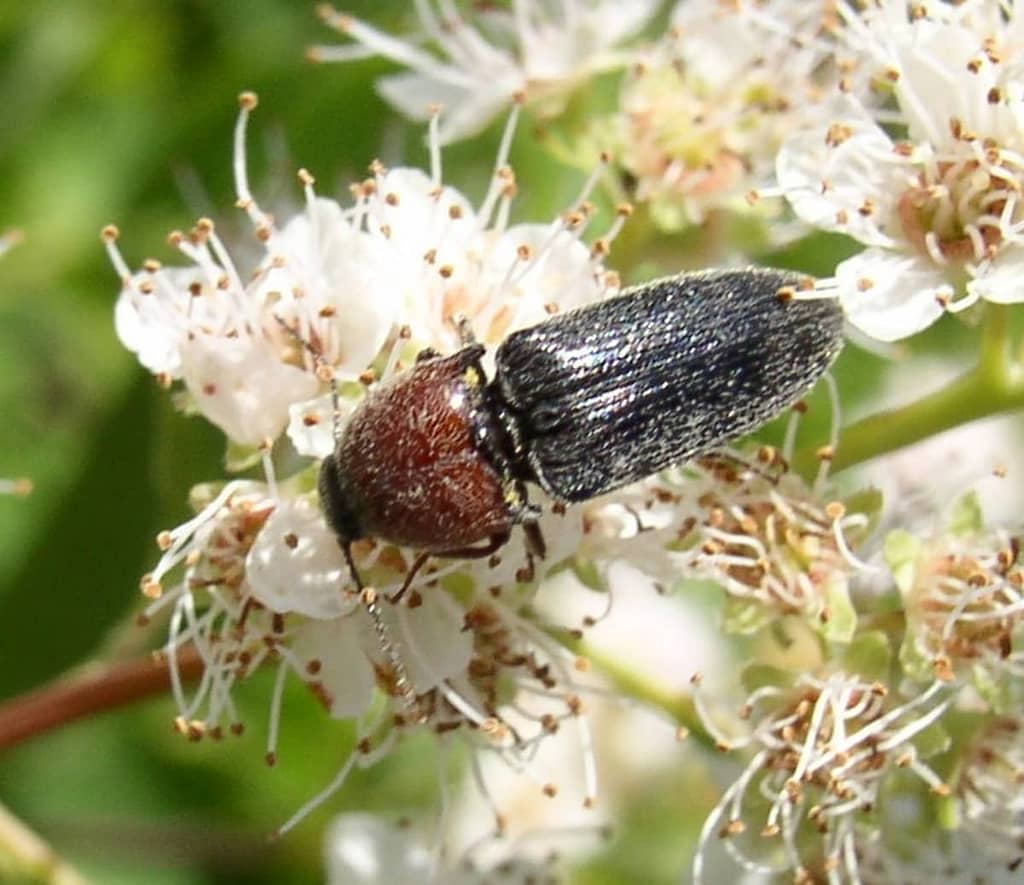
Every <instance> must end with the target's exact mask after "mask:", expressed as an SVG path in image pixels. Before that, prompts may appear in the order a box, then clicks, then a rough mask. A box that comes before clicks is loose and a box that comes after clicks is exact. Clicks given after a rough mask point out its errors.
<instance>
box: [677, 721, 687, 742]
mask: <svg viewBox="0 0 1024 885" xmlns="http://www.w3.org/2000/svg"><path fill="white" fill-rule="evenodd" d="M689 736H690V729H688V728H687V727H686V726H685V725H680V726H679V727H678V728H677V729H676V740H677V741H685V740H686V739H687V738H688V737H689Z"/></svg>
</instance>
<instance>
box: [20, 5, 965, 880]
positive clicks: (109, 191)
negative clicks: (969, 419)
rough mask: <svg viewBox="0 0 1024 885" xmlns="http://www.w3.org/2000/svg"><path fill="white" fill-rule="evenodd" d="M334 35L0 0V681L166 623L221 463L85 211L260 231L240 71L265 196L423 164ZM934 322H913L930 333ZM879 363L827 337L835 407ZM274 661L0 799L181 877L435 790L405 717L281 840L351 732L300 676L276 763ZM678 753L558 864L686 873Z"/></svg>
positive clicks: (290, 8) (143, 244)
mask: <svg viewBox="0 0 1024 885" xmlns="http://www.w3.org/2000/svg"><path fill="white" fill-rule="evenodd" d="M345 8H346V9H347V10H348V11H350V12H352V13H354V14H357V15H359V14H369V13H372V17H373V19H374V21H376V22H378V23H381V24H384V25H385V26H386V25H387V22H388V20H389V17H390V19H391V20H392V21H393V22H397V21H398V19H399V18H401V17H402V16H403V15H405V14H409V13H408V11H407V10H406V9H405V8H404V5H403V4H378V3H374V2H373V0H361V2H349V3H346V4H345ZM334 36H335V35H333V34H332V33H331V32H330V31H329V30H328V29H326V28H325V27H323V26H322V25H321V24H320V22H319V21H318V19H317V18H316V15H315V10H314V4H313V3H306V2H285V0H278V2H273V0H248V2H245V3H234V4H233V3H224V2H214V0H207V2H203V0H192V2H184V0H183V2H170V0H164V2H159V0H135V2H130V0H121V2H118V0H105V2H104V0H100V2H96V0H50V2H37V3H34V4H14V3H6V4H2V5H0V231H2V230H5V229H8V228H19V229H21V230H22V231H23V233H24V237H25V239H24V242H23V243H22V244H21V245H19V246H18V247H17V248H15V249H14V250H13V251H11V252H10V253H9V254H8V255H6V256H5V257H4V258H3V260H2V261H0V476H8V477H15V476H28V477H31V478H32V480H33V482H34V484H35V491H34V493H33V494H32V495H31V496H30V497H29V498H27V499H19V498H13V497H0V702H2V701H3V700H4V699H7V698H10V697H11V696H13V695H15V694H18V693H20V692H23V691H25V690H27V689H30V688H32V687H33V686H37V685H39V684H41V683H43V682H45V681H47V680H48V679H50V678H52V677H54V676H56V675H57V674H59V673H62V672H64V671H65V670H67V669H68V668H70V667H73V666H76V665H79V664H80V663H81V662H82V661H85V660H88V659H90V658H96V657H104V658H114V657H119V656H124V657H132V656H136V655H138V654H141V653H143V652H144V651H145V650H146V649H147V648H150V647H152V646H153V645H155V644H157V643H158V642H159V638H160V636H159V631H157V632H153V631H148V632H147V631H146V630H143V629H140V628H136V627H135V626H134V625H133V621H134V614H135V613H136V612H137V611H138V609H139V607H140V602H141V597H140V595H139V592H138V580H139V576H140V575H141V574H142V573H143V572H145V571H147V570H148V569H149V568H151V567H152V565H153V563H154V562H155V560H156V555H157V550H156V547H155V545H154V543H153V538H154V536H155V534H156V532H157V530H158V529H160V528H164V527H168V526H173V525H175V524H177V523H179V522H181V521H182V519H183V518H184V517H185V516H186V515H187V510H186V499H187V494H188V490H189V488H190V487H191V486H192V485H194V484H195V483H197V482H200V481H203V480H209V479H217V478H220V477H221V476H222V475H223V468H222V455H223V438H222V436H221V435H220V434H219V433H218V432H217V431H215V430H214V429H212V428H211V427H210V426H209V425H207V424H206V423H205V422H203V421H202V420H198V419H189V418H184V417H182V416H181V415H179V414H177V413H175V412H174V410H173V408H172V406H171V404H170V399H169V397H168V396H167V394H166V392H164V391H161V390H159V389H158V387H157V385H156V384H155V382H154V381H153V380H152V379H151V378H150V377H149V376H148V375H146V374H145V373H144V372H143V371H142V370H141V369H140V368H139V367H138V365H137V363H136V362H135V359H134V358H133V356H132V355H131V354H129V353H127V352H126V351H125V350H124V349H123V348H122V347H121V345H120V343H119V342H118V340H117V339H116V337H115V334H114V330H113V323H112V312H113V305H114V301H115V298H116V295H117V291H118V288H119V286H118V280H117V279H116V276H115V274H114V272H113V270H112V269H111V267H110V266H109V264H108V262H107V259H106V255H105V253H104V251H103V248H102V245H101V243H100V238H99V231H100V228H101V227H102V226H103V225H104V224H107V223H110V222H112V223H115V224H117V225H118V226H119V227H120V228H121V231H122V238H121V241H120V242H121V248H122V250H123V251H124V254H125V257H126V259H127V260H128V262H129V264H130V265H131V266H133V267H137V266H138V265H139V264H140V263H141V261H142V260H143V258H145V257H148V256H153V257H156V258H158V259H161V260H163V261H166V262H168V263H172V262H173V261H174V254H173V253H172V251H171V250H170V249H169V247H167V246H166V244H165V236H166V234H167V232H168V231H170V230H171V229H174V228H185V227H188V226H189V225H190V224H191V223H192V222H193V221H194V220H195V219H196V218H197V217H198V216H201V215H209V216H211V217H213V218H214V219H215V221H216V222H217V224H218V227H219V229H220V230H221V231H222V233H223V234H224V237H225V239H227V240H228V242H229V243H231V242H233V241H234V242H241V243H247V242H251V235H250V230H249V225H248V222H247V221H246V219H245V218H244V216H243V214H242V213H241V212H238V211H237V210H234V209H233V203H234V190H233V183H232V180H231V174H230V173H231V138H232V130H233V126H234V122H235V117H236V113H237V95H238V93H239V92H240V91H242V90H247V89H251V90H254V91H256V92H257V93H259V96H260V107H259V110H258V111H257V112H256V114H255V117H254V119H253V123H252V125H251V127H250V137H249V162H250V171H251V179H252V182H253V186H254V190H255V192H256V194H257V195H258V197H259V199H260V201H261V204H262V205H264V207H266V208H268V209H271V210H275V209H276V210H278V212H279V214H280V212H281V211H282V210H285V211H286V210H287V208H288V206H289V205H297V203H298V201H299V199H300V198H301V194H300V191H299V188H298V187H297V185H296V183H295V175H294V173H295V170H296V169H297V168H299V167H306V168H308V169H309V170H310V171H311V172H313V174H314V175H315V176H316V177H317V180H318V190H319V191H320V192H321V193H323V194H328V195H333V194H342V195H344V194H345V193H346V191H345V185H347V183H348V181H350V180H352V179H354V178H359V177H362V175H363V173H364V170H365V167H366V165H367V163H368V162H369V161H370V160H371V159H373V158H374V157H381V158H382V159H383V160H384V161H385V162H388V163H394V162H396V161H398V160H405V161H407V162H411V163H415V164H423V163H425V162H426V151H425V149H424V147H423V141H422V133H423V130H422V127H420V126H417V125H409V124H405V123H403V122H401V121H398V120H397V119H396V118H395V117H394V115H393V114H391V113H390V112H389V111H388V109H387V108H386V107H385V106H384V105H383V103H382V102H381V101H380V100H379V99H378V97H377V96H376V94H375V93H374V91H373V88H372V80H373V78H374V77H375V76H376V75H378V74H379V73H381V72H382V71H383V70H384V69H385V66H384V65H383V64H382V63H379V62H375V61H368V62H361V63H358V64H352V65H347V66H338V65H332V66H315V65H312V64H310V63H308V62H306V61H305V60H304V50H305V48H306V47H307V46H309V45H310V44H312V43H316V42H335V40H334ZM498 128H500V124H499V127H498ZM497 135H498V133H497V132H495V131H493V130H492V131H490V132H489V133H488V134H486V135H485V136H484V137H482V138H478V139H473V140H471V141H469V142H467V143H463V144H460V145H456V146H453V147H452V148H449V149H446V151H445V178H446V180H447V181H448V182H449V183H452V184H455V185H456V186H461V187H464V188H465V190H466V192H467V194H468V195H469V196H470V198H471V199H474V200H478V199H479V197H480V196H481V195H482V193H483V190H484V189H485V186H486V184H485V182H486V175H487V173H488V172H489V170H490V168H491V165H492V163H493V158H494V154H495V149H496V144H497ZM516 151H517V171H518V172H519V180H520V182H521V184H522V185H523V187H522V197H521V199H520V200H519V201H518V202H517V204H516V213H517V215H518V217H520V218H527V219H530V220H543V219H547V218H550V217H552V215H553V213H554V212H555V211H557V210H558V209H560V208H563V207H565V206H566V205H567V204H568V201H569V200H570V199H571V195H572V194H574V193H575V192H576V190H577V188H578V186H579V181H580V179H581V177H582V176H581V175H574V174H565V173H564V171H563V172H560V173H559V174H557V175H553V174H550V168H548V169H545V170H544V171H543V172H542V171H541V170H540V169H536V168H535V169H534V175H533V177H532V180H533V181H534V182H539V183H540V185H539V186H536V185H535V186H534V187H533V188H531V187H530V184H529V183H530V181H531V175H530V169H529V163H530V162H533V163H536V164H545V163H550V161H546V160H543V159H540V158H539V157H538V155H537V154H533V155H532V157H533V159H532V160H531V159H529V157H528V156H527V152H523V150H522V148H521V147H517V148H516ZM519 154H523V155H522V156H519ZM545 173H548V174H545ZM233 234H237V236H233ZM821 242H822V241H821V240H819V241H818V243H817V245H815V246H814V247H812V248H810V249H807V250H806V251H804V252H803V253H792V254H790V255H788V256H776V259H775V260H776V261H777V262H780V263H781V262H783V261H785V263H790V264H795V265H796V266H802V267H803V268H804V269H807V270H812V271H818V272H823V273H828V272H830V271H831V269H832V267H833V266H834V261H835V258H836V256H837V255H838V254H840V252H841V251H842V249H844V248H846V247H845V246H843V245H842V244H841V243H837V242H833V243H832V244H831V246H826V247H824V248H822V246H821V245H820V244H821ZM670 251H671V250H670ZM242 257H243V258H244V253H243V255H242ZM809 258H811V259H813V261H808V259H809ZM243 263H244V262H243ZM611 263H612V265H613V266H614V264H615V262H614V256H613V260H612V262H611ZM671 269H672V268H671V267H665V268H662V269H661V270H662V271H663V272H664V271H668V270H671ZM947 329H948V325H947ZM943 334H944V333H941V332H940V333H935V334H932V335H930V336H925V337H924V345H923V346H924V347H925V348H928V347H929V346H935V347H944V346H945V344H944V343H940V342H943V340H944V339H943V338H941V337H940V336H942V335H943ZM854 360H856V364H855V369H856V370H855V371H850V370H849V368H850V366H851V365H852V364H853V363H852V361H854ZM879 366H880V362H879V361H878V360H877V359H876V358H873V357H865V356H863V355H858V356H857V357H854V356H853V355H852V354H850V353H848V354H847V355H845V356H844V357H843V361H842V362H841V363H840V366H839V369H838V370H837V374H838V376H839V379H840V383H841V385H842V388H843V391H844V405H849V404H851V403H852V404H853V406H854V410H856V408H857V406H856V404H857V401H858V399H859V398H860V397H862V396H864V395H865V394H870V391H871V390H872V388H873V387H874V386H875V384H876V382H877V379H878V373H879ZM818 429H819V430H820V425H819V428H818ZM156 629H157V628H154V630H156ZM266 675H267V674H261V675H260V676H257V677H256V678H254V679H253V680H251V681H250V683H249V684H247V686H246V687H245V688H244V689H243V690H242V691H239V692H237V693H236V695H235V696H236V699H237V700H238V702H239V703H240V705H241V710H242V713H243V718H244V719H245V721H246V723H247V725H248V730H247V732H246V733H245V735H243V736H242V737H241V738H233V739H231V740H229V741H225V742H223V743H221V744H216V743H213V742H210V741H206V742H202V743H199V744H188V743H186V742H185V741H184V740H183V739H182V738H181V737H180V736H178V735H177V734H175V733H174V732H173V730H172V728H171V720H172V718H173V716H174V715H175V713H176V710H175V709H174V708H173V705H172V702H171V700H170V699H169V698H160V699H156V700H153V701H151V702H148V703H145V704H140V705H138V706H136V707H134V708H132V709H129V710H124V711H119V712H115V713H110V714H107V715H105V716H103V717H100V718H98V719H95V720H93V721H90V722H82V723H78V724H75V725H73V726H71V727H68V728H66V729H64V730H62V731H60V732H57V733H53V734H50V735H47V736H45V737H42V738H39V739H37V740H34V741H32V742H31V743H29V744H26V745H24V746H21V747H19V748H16V749H14V750H10V751H6V752H3V751H0V802H2V803H3V804H4V805H6V806H7V807H8V808H9V809H10V810H11V811H12V812H13V813H14V814H15V815H17V816H18V817H19V818H21V819H22V820H24V821H25V822H26V823H27V824H28V825H29V826H31V827H32V828H33V829H34V830H36V831H37V832H38V833H39V834H41V835H42V836H43V837H44V838H45V839H46V840H47V841H48V842H49V843H50V844H51V845H52V846H53V847H54V848H55V850H56V851H57V852H58V853H59V854H60V855H62V856H63V857H66V858H68V859H69V860H70V861H71V862H72V863H73V864H74V865H75V866H76V867H77V868H78V869H79V870H80V871H82V872H83V873H84V874H85V875H87V876H89V877H91V878H92V879H94V881H96V882H101V883H119V882H126V883H127V882H144V883H175V885H177V883H181V885H186V883H187V885H200V883H230V882H252V883H259V882H268V883H269V882H298V883H301V882H317V881H321V880H322V876H323V870H322V863H321V845H320V840H321V833H322V828H323V824H324V822H325V821H326V820H327V818H328V817H329V816H330V814H333V813H336V812H337V811H339V810H342V809H344V808H364V809H379V810H385V811H389V812H392V813H395V812H398V813H403V814H414V813H415V811H416V808H415V807H414V806H416V805H418V806H422V807H423V808H424V809H429V808H432V807H433V805H434V803H435V802H436V797H437V793H436V784H435V783H434V774H433V772H434V766H433V765H431V764H424V763H425V760H427V759H430V758H431V756H432V755H433V753H434V749H433V745H432V742H431V741H429V740H420V741H412V742H407V743H406V744H405V745H404V746H403V748H402V750H401V751H400V752H399V753H397V754H396V755H395V756H394V757H393V758H392V759H391V760H389V761H388V762H387V763H386V764H385V765H382V766H379V767H378V769H375V770H374V771H371V772H369V773H365V774H358V775H357V776H355V777H354V778H353V779H352V781H351V783H350V785H349V786H348V787H347V788H346V789H345V791H344V792H343V793H342V794H341V795H340V796H339V797H338V798H336V799H334V800H333V801H332V802H331V803H330V804H329V806H328V808H326V809H323V810H321V811H320V812H319V813H317V814H316V815H314V816H313V818H312V819H310V820H308V821H306V822H305V823H304V824H303V825H302V826H300V827H299V828H298V829H297V830H296V831H295V832H294V833H292V834H290V835H289V836H288V837H287V838H286V839H284V840H282V841H280V842H277V843H273V844H271V843H269V842H268V841H267V838H266V837H267V834H268V833H270V832H272V831H273V830H274V829H275V828H276V827H277V826H279V825H280V824H281V823H283V821H284V820H286V819H287V818H288V817H289V816H290V815H291V814H292V812H293V811H294V810H295V809H296V808H297V807H298V806H300V805H301V804H302V803H303V802H304V801H305V800H306V799H308V798H309V797H310V796H311V795H312V794H314V793H316V792H317V791H318V790H319V789H320V788H321V787H322V786H323V785H324V784H325V783H327V782H328V781H329V780H330V779H331V777H332V776H333V774H334V772H335V771H336V770H337V767H338V765H339V763H340V762H341V761H342V760H343V759H344V758H345V756H346V755H347V753H348V751H349V748H350V745H351V732H350V729H349V728H348V727H346V726H345V725H343V724H338V723H332V722H330V721H329V720H328V719H327V718H326V717H325V716H324V714H323V712H322V710H321V708H320V707H319V705H318V704H317V702H316V701H315V700H314V699H313V698H312V697H311V696H310V695H309V693H308V692H306V691H305V690H303V689H301V688H298V687H294V688H293V689H292V690H291V691H290V693H289V695H288V696H287V698H286V701H285V704H286V707H285V709H286V713H285V716H284V727H283V731H282V739H281V746H280V751H279V757H280V762H279V763H278V765H277V767H276V768H274V769H268V768H267V767H266V766H265V765H264V763H263V755H264V743H263V742H264V739H265V734H266V727H265V717H266V710H267V707H268V696H269V692H270V686H269V680H268V679H267V678H266ZM681 763H682V764H681V765H680V767H679V769H677V771H676V772H674V773H672V774H668V775H664V776H658V777H657V778H653V777H652V778H651V779H650V780H649V781H645V782H642V783H637V784H636V785H635V789H634V790H633V791H632V793H631V794H630V795H625V796H621V797H619V799H620V801H621V803H622V808H623V815H622V823H623V826H622V827H621V828H620V831H619V834H618V835H617V837H616V841H615V842H614V843H613V844H612V845H611V846H610V847H609V848H608V849H607V851H605V852H604V853H603V856H602V857H600V858H599V859H598V860H597V861H595V862H594V863H593V864H590V865H588V867H587V868H586V869H584V870H581V871H579V873H578V875H577V876H576V878H575V879H574V881H576V882H580V883H593V885H596V883H614V882H634V881H636V882H639V881H644V882H652V883H660V882H665V883H668V882H675V881H677V877H678V874H679V871H680V870H681V869H682V868H683V866H684V865H685V859H686V858H687V857H688V855H689V853H690V850H691V848H692V844H693V839H694V837H695V832H694V828H695V827H699V824H700V820H701V818H702V817H703V810H704V809H706V808H707V807H709V806H710V805H711V804H713V802H714V801H715V798H716V796H715V795H714V792H713V786H712V784H711V781H710V776H709V773H708V772H707V771H706V770H705V771H703V772H702V771H701V770H700V767H699V766H693V765H692V764H685V760H681ZM0 859H2V852H0ZM3 869H4V867H3V864H2V863H0V881H4V875H5V874H4V872H3ZM18 881H28V880H18Z"/></svg>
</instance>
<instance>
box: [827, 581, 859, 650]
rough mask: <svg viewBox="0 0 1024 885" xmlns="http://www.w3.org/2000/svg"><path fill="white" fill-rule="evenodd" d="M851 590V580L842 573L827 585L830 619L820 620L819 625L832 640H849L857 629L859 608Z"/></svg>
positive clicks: (843, 641) (844, 641)
mask: <svg viewBox="0 0 1024 885" xmlns="http://www.w3.org/2000/svg"><path fill="white" fill-rule="evenodd" d="M849 591H850V585H849V582H848V581H847V580H846V578H845V577H842V576H840V575H835V576H833V578H832V579H831V580H830V581H829V582H828V584H827V585H826V586H825V605H826V606H827V607H828V620H826V621H820V622H819V623H818V624H817V627H818V628H819V630H820V631H821V635H822V636H824V637H825V639H828V640H829V641H830V642H842V643H846V642H849V641H850V640H851V639H853V634H854V633H855V632H856V630H857V610H856V609H855V608H854V607H853V603H852V602H851V601H850V592H849Z"/></svg>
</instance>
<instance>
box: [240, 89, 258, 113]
mask: <svg viewBox="0 0 1024 885" xmlns="http://www.w3.org/2000/svg"><path fill="white" fill-rule="evenodd" d="M259 103H260V100H259V96H258V95H256V93H255V92H242V93H240V94H239V96H238V106H239V107H240V108H241V109H242V110H243V111H251V110H253V109H254V108H255V107H256V105H258V104H259Z"/></svg>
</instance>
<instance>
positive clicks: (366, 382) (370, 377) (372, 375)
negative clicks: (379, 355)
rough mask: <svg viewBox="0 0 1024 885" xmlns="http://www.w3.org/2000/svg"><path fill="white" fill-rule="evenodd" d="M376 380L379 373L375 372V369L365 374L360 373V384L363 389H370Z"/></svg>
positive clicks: (368, 370)
mask: <svg viewBox="0 0 1024 885" xmlns="http://www.w3.org/2000/svg"><path fill="white" fill-rule="evenodd" d="M376 380H377V373H376V372H374V371H373V369H367V370H366V371H365V372H360V373H359V383H360V384H362V385H363V387H369V386H370V385H371V384H373V382H374V381H376Z"/></svg>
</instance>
